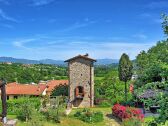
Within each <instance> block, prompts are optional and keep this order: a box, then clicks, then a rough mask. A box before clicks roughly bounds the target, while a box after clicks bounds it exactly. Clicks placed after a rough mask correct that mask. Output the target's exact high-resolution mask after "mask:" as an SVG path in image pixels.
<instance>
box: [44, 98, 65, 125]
mask: <svg viewBox="0 0 168 126" xmlns="http://www.w3.org/2000/svg"><path fill="white" fill-rule="evenodd" d="M53 100H54V101H55V103H53V104H52V105H51V106H50V107H49V108H47V109H46V110H44V111H42V113H43V115H44V116H45V118H46V119H47V120H48V121H50V120H51V121H54V122H56V123H60V115H61V113H60V110H61V108H63V105H64V104H63V103H64V100H63V98H62V97H61V96H57V97H56V98H55V99H53Z"/></svg>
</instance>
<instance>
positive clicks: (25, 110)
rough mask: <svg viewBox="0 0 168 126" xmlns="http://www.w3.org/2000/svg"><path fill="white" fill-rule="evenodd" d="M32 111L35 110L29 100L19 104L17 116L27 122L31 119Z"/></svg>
mask: <svg viewBox="0 0 168 126" xmlns="http://www.w3.org/2000/svg"><path fill="white" fill-rule="evenodd" d="M34 111H36V110H35V108H34V106H33V105H32V104H31V103H29V102H25V103H23V104H21V105H20V106H19V108H18V112H17V118H18V119H20V120H22V121H26V122H27V121H29V120H31V119H32V115H33V112H34Z"/></svg>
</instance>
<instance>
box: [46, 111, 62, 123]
mask: <svg viewBox="0 0 168 126" xmlns="http://www.w3.org/2000/svg"><path fill="white" fill-rule="evenodd" d="M43 114H44V116H45V117H46V119H47V120H51V121H54V122H56V123H60V117H59V113H58V110H57V109H53V108H49V109H48V110H47V111H46V112H43Z"/></svg>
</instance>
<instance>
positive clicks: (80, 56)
mask: <svg viewBox="0 0 168 126" xmlns="http://www.w3.org/2000/svg"><path fill="white" fill-rule="evenodd" d="M78 58H83V59H86V60H90V61H94V62H96V60H95V59H92V58H89V57H88V55H78V56H75V57H73V58H70V59H68V60H66V61H64V62H70V61H71V60H75V59H78Z"/></svg>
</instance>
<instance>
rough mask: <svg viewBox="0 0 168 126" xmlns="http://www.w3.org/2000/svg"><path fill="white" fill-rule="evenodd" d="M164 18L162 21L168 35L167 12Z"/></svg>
mask: <svg viewBox="0 0 168 126" xmlns="http://www.w3.org/2000/svg"><path fill="white" fill-rule="evenodd" d="M162 19H163V22H162V28H163V31H164V33H165V34H166V35H167V36H168V16H167V15H166V14H163V15H162Z"/></svg>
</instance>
